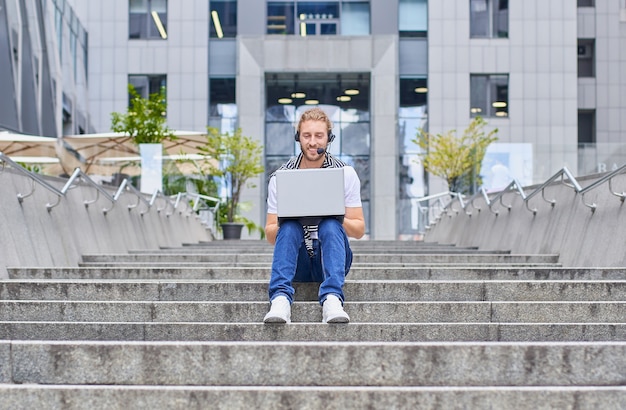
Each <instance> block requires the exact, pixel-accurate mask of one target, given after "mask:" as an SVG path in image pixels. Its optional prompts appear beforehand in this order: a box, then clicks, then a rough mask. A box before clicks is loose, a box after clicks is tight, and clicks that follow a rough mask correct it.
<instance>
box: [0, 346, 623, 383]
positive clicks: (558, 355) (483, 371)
mask: <svg viewBox="0 0 626 410" xmlns="http://www.w3.org/2000/svg"><path fill="white" fill-rule="evenodd" d="M279 363H284V364H285V365H279ZM295 363H300V364H306V366H304V367H303V366H295V365H293V364H295ZM9 364H10V365H9ZM0 366H1V367H0V383H16V384H68V385H75V384H89V385H152V386H193V385H196V386H300V387H302V386H379V387H382V386H395V387H399V386H407V387H408V386H433V387H434V386H439V387H446V386H467V387H471V386H508V387H511V386H528V387H530V386H581V387H589V386H607V387H609V386H622V387H623V386H625V385H626V372H624V369H626V342H436V343H435V342H431V343H429V342H336V341H332V342H323V341H316V342H293V341H290V342H275V341H272V342H239V341H238V342H223V341H219V342H181V341H177V342H120V341H114V342H105V341H103V342H96V341H76V342H65V341H58V342H57V341H41V340H40V341H0ZM329 369H332V370H329ZM337 369H341V371H336V370H337Z"/></svg>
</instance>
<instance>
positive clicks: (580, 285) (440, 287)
mask: <svg viewBox="0 0 626 410" xmlns="http://www.w3.org/2000/svg"><path fill="white" fill-rule="evenodd" d="M267 287H268V283H267V280H256V281H252V280H251V281H236V280H232V281H199V280H189V281H174V280H171V279H159V280H156V279H155V280H122V279H120V280H104V279H88V280H13V279H9V280H0V300H5V301H6V300H38V301H52V300H62V301H65V300H75V301H204V302H206V301H224V302H244V301H247V302H253V301H256V302H267V297H268V295H267ZM294 288H295V289H296V293H295V300H296V301H317V294H318V288H319V285H318V284H317V283H295V284H294ZM344 293H345V295H346V301H347V303H352V302H390V303H394V302H398V303H400V302H428V301H440V302H441V301H504V302H506V301H509V302H513V301H536V302H537V301H579V302H584V301H589V302H590V301H614V302H619V301H622V302H623V301H626V280H620V281H615V280H613V281H611V280H601V281H587V280H565V281H561V280H557V281H554V280H536V281H519V280H499V281H496V280H494V281H481V280H475V281H472V280H460V281H434V280H433V281H429V280H414V281H359V280H348V281H346V284H345V286H344Z"/></svg>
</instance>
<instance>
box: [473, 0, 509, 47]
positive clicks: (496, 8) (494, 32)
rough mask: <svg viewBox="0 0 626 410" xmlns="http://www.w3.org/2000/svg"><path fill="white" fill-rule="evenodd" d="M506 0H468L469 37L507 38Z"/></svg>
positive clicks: (507, 12) (507, 17)
mask: <svg viewBox="0 0 626 410" xmlns="http://www.w3.org/2000/svg"><path fill="white" fill-rule="evenodd" d="M508 36H509V2H508V0H470V37H472V38H481V37H482V38H507V37H508Z"/></svg>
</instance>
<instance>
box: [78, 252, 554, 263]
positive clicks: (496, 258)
mask: <svg viewBox="0 0 626 410" xmlns="http://www.w3.org/2000/svg"><path fill="white" fill-rule="evenodd" d="M82 262H83V263H86V262H116V263H119V262H141V263H148V264H152V263H155V262H175V263H180V262H223V263H236V262H254V263H257V264H259V265H261V264H267V265H270V264H271V262H272V254H271V253H210V254H163V253H152V254H149V253H146V254H86V255H83V256H82ZM352 262H353V263H360V264H363V263H419V264H430V263H451V264H452V263H453V264H460V263H481V264H494V263H557V262H558V255H521V254H520V255H510V254H456V255H452V254H424V255H416V254H401V253H397V254H389V253H385V254H358V253H355V254H354V257H353V261H352Z"/></svg>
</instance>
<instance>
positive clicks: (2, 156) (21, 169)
mask: <svg viewBox="0 0 626 410" xmlns="http://www.w3.org/2000/svg"><path fill="white" fill-rule="evenodd" d="M0 161H2V171H4V167H5V164H9V165H11V168H13V169H15V170H16V171H19V172H21V173H22V174H24V175H26V176H27V177H29V178H30V179H31V190H30V192H29V193H27V194H26V195H23V194H22V193H20V192H18V193H17V200H18V201H19V203H20V204H21V203H22V202H23V201H24V199H26V198H28V197H29V196H31V195H32V194H33V193H34V192H35V182H37V183H38V184H40V185H41V186H43V187H44V188H46V189H47V190H48V191H50V192H52V193H53V194H55V195H56V196H57V201H56V202H55V203H54V204H51V203H49V202H48V203H47V204H46V209H47V210H48V212H50V210H51V209H52V208H54V207H55V206H57V205H58V204H59V202H61V197H62V196H64V193H63V192H61V191H59V190H58V189H57V188H55V187H53V186H52V185H50V184H49V183H47V182H46V181H44V179H43V178H41V177H40V176H39V175H37V174H36V173H34V172H32V171H29V170H27V169H26V168H24V167H23V166H21V165H20V164H18V163H17V162H15V161H13V160H12V159H11V158H9V157H8V156H7V155H5V154H3V153H2V152H0Z"/></svg>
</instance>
